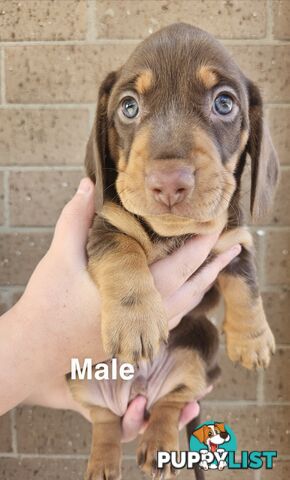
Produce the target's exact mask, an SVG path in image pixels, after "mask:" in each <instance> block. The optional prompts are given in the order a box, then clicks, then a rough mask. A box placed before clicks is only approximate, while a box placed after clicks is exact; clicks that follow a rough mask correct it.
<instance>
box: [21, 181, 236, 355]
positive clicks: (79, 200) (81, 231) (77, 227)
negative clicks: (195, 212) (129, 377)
mask: <svg viewBox="0 0 290 480" xmlns="http://www.w3.org/2000/svg"><path fill="white" fill-rule="evenodd" d="M93 215H94V186H93V184H92V182H91V181H90V180H89V179H87V178H86V179H84V180H83V181H82V182H81V184H80V189H79V191H78V193H76V195H75V196H74V197H73V199H72V200H71V201H70V202H69V203H68V204H67V205H66V206H65V208H64V210H63V212H62V214H61V216H60V218H59V220H58V222H57V225H56V229H55V234H54V238H53V241H52V244H51V247H50V248H49V250H48V252H47V254H46V255H45V257H44V258H43V259H42V260H41V262H40V263H39V265H38V266H37V268H36V270H35V271H34V273H33V275H32V277H31V279H30V281H29V284H28V286H27V289H26V291H25V294H24V296H23V298H22V299H21V300H22V302H24V303H26V308H29V309H30V308H31V307H33V308H35V304H36V307H37V306H38V309H39V310H40V311H42V312H44V314H45V316H46V317H47V318H48V321H49V323H50V324H51V323H52V322H54V324H55V325H57V323H58V322H61V323H62V325H63V326H65V328H66V329H67V335H66V336H67V337H68V338H71V340H72V341H73V342H74V343H73V345H74V356H78V357H79V358H81V357H82V356H88V355H90V354H92V358H93V359H94V360H97V359H100V358H101V359H104V358H105V356H106V355H105V353H104V352H103V351H102V346H101V344H100V342H98V344H97V345H96V337H98V338H99V339H100V331H99V328H100V327H99V325H100V298H99V294H98V291H97V288H96V286H95V285H94V284H93V282H92V280H91V278H90V276H89V274H88V272H87V269H86V266H87V258H86V242H87V236H88V230H89V227H90V225H91V223H92V219H93ZM217 239H218V233H217V234H212V235H203V236H198V237H195V238H193V239H191V240H188V241H187V242H186V244H185V245H184V246H183V247H182V248H180V249H179V250H178V251H176V252H174V253H173V254H172V255H170V256H168V257H167V258H165V259H162V260H160V261H158V262H156V263H155V264H153V265H152V266H151V267H150V269H151V273H152V275H153V278H154V282H155V285H156V288H157V290H159V292H160V293H161V296H162V298H163V301H164V305H165V308H166V310H167V312H168V319H169V326H170V328H174V327H175V326H176V325H177V323H178V321H179V320H180V319H181V318H182V316H183V315H185V314H186V313H187V312H188V311H190V310H191V309H192V308H194V307H195V306H196V305H198V303H199V302H200V300H201V299H202V297H203V295H204V293H205V292H206V291H207V290H208V288H209V287H210V286H211V284H212V283H213V282H214V280H215V278H216V277H217V275H218V273H219V272H220V271H221V270H222V269H223V268H224V267H225V266H226V265H227V264H228V263H229V262H230V261H231V260H232V259H233V258H234V257H235V256H236V255H237V254H238V253H239V252H240V246H239V245H238V246H235V247H234V248H232V249H230V250H228V251H226V252H224V253H223V254H220V255H218V256H217V257H216V258H215V259H214V260H213V261H212V262H210V263H209V264H208V265H206V266H205V267H204V268H202V269H201V270H200V271H199V272H198V273H197V274H196V275H195V276H193V277H192V275H193V274H194V272H195V271H196V270H197V269H199V267H200V266H201V265H202V264H203V263H204V261H205V260H206V258H207V256H208V254H209V253H210V251H211V249H212V248H213V246H214V245H215V243H216V241H217ZM191 277H192V278H191ZM42 314H43V313H42ZM80 319H82V321H80ZM97 330H98V331H97ZM62 341H63V339H62ZM75 342H76V343H75ZM97 347H98V348H97ZM97 352H99V353H100V354H101V355H98V353H97ZM96 355H97V357H96ZM70 358H71V357H68V361H69V360H70Z"/></svg>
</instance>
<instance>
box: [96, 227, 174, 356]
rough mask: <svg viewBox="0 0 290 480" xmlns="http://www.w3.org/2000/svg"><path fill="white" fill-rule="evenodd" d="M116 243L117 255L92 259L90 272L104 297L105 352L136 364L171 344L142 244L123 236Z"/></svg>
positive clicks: (119, 234) (117, 235)
mask: <svg viewBox="0 0 290 480" xmlns="http://www.w3.org/2000/svg"><path fill="white" fill-rule="evenodd" d="M114 241H115V242H116V243H117V248H116V249H115V250H114V251H109V252H107V253H104V254H103V255H102V256H96V257H91V258H90V260H89V272H90V274H91V276H92V277H93V279H94V280H95V282H96V284H97V285H98V287H99V290H100V294H101V297H102V338H103V345H104V349H105V351H106V352H107V353H108V354H109V355H112V356H115V355H118V357H119V358H121V359H123V360H124V361H126V362H131V363H135V362H136V361H138V360H140V359H141V358H142V357H143V358H146V359H148V358H153V357H154V356H155V355H156V354H157V352H158V350H159V346H160V343H161V342H165V341H166V340H167V336H168V325H167V316H166V312H165V309H164V306H163V303H162V300H161V297H160V294H159V292H157V290H156V289H155V288H154V283H153V278H152V276H151V273H150V271H149V268H148V261H147V258H146V255H145V252H144V250H143V249H142V247H141V246H140V244H139V243H137V242H136V240H134V239H133V238H131V237H128V236H127V235H124V234H121V233H116V234H115V235H114ZM112 279H114V281H113V282H112ZM129 307H130V308H129ZM153 318H154V322H152V319H153Z"/></svg>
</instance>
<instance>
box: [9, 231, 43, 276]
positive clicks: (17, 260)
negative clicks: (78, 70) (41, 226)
mask: <svg viewBox="0 0 290 480" xmlns="http://www.w3.org/2000/svg"><path fill="white" fill-rule="evenodd" d="M51 236H52V235H51V234H50V233H40V232H37V233H36V232H35V233H18V232H15V233H14V232H13V233H2V234H1V235H0V237H1V238H0V285H25V284H26V282H27V280H28V279H29V277H30V275H31V273H32V272H33V269H34V268H35V267H36V265H37V263H38V262H39V260H40V259H41V258H42V257H43V255H44V254H45V252H46V251H47V249H48V247H49V245H50V241H51Z"/></svg>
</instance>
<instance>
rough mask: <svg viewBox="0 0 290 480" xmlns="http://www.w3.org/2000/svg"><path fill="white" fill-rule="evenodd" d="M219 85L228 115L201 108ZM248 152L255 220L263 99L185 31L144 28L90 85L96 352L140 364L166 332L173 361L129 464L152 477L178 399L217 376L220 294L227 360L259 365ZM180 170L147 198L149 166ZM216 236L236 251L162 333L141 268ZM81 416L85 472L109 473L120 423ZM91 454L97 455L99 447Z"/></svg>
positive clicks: (267, 175)
mask: <svg viewBox="0 0 290 480" xmlns="http://www.w3.org/2000/svg"><path fill="white" fill-rule="evenodd" d="M128 91H129V92H130V91H132V95H133V97H134V98H138V103H139V113H138V115H137V116H136V118H135V119H128V118H126V119H125V118H124V117H123V116H122V115H123V113H122V109H120V102H121V101H122V98H124V97H122V95H123V96H124V94H125V93H124V92H126V95H127V94H128ZM220 91H222V92H223V91H228V92H229V94H230V95H231V96H232V98H234V99H238V100H234V102H233V103H234V109H233V113H232V114H231V121H230V122H228V121H227V119H226V118H224V117H223V118H220V117H219V116H218V115H217V113H216V112H215V111H214V110H213V107H212V105H213V100H214V98H216V96H217V95H218V92H220ZM247 154H249V155H250V157H251V164H252V180H251V213H252V215H253V216H255V217H257V216H260V215H261V214H262V213H263V211H264V210H267V209H268V207H269V205H270V203H271V199H272V196H273V191H274V187H275V185H276V183H277V176H278V165H277V158H276V154H275V150H274V148H273V145H272V142H271V139H270V136H269V132H268V130H267V128H266V127H265V125H264V121H263V108H262V100H261V96H260V93H259V90H258V88H257V87H256V86H255V85H254V84H253V83H252V82H251V81H250V80H248V79H247V78H246V77H245V76H244V74H243V73H242V72H241V70H240V69H239V68H238V66H237V65H236V64H235V63H234V61H233V60H232V58H231V57H230V56H229V54H228V53H227V52H226V50H225V49H224V48H223V47H222V46H221V45H220V44H219V43H218V42H216V40H215V39H214V38H213V37H211V36H210V35H209V34H207V33H205V32H203V31H201V30H199V29H197V28H195V27H191V26H189V25H185V24H177V25H172V26H170V27H167V28H165V29H163V30H161V31H159V32H157V33H156V34H153V35H152V36H150V37H149V38H148V39H147V40H145V41H144V42H142V43H141V44H140V45H139V46H138V47H137V48H136V50H135V52H133V54H132V55H131V57H130V58H129V60H128V61H127V62H126V65H125V67H123V68H121V69H120V70H118V71H117V72H112V73H111V74H109V75H108V76H107V78H106V79H105V80H104V82H103V84H102V85H101V88H100V91H99V101H98V108H97V115H96V120H95V124H94V127H93V130H92V133H91V136H90V139H89V142H88V147H87V154H86V161H85V162H86V168H87V172H88V175H89V176H90V177H91V178H92V179H93V181H94V182H95V183H96V192H97V199H96V209H97V212H98V215H97V216H96V218H95V221H94V225H93V228H92V233H91V236H90V241H89V245H88V254H89V271H90V273H91V275H92V278H93V279H94V281H95V282H96V284H97V286H98V288H99V290H100V293H101V298H102V333H103V342H104V348H105V349H106V351H107V352H108V353H109V354H110V355H118V356H120V357H121V358H122V359H125V360H127V361H128V360H129V361H136V362H138V361H139V360H141V359H146V360H148V359H151V358H152V357H154V356H155V355H156V354H157V352H158V348H159V346H160V344H161V343H162V342H165V341H167V340H168V348H169V349H170V353H171V355H172V356H173V357H172V358H174V359H175V361H176V362H177V365H180V366H181V367H182V371H181V373H180V375H178V378H175V379H173V384H172V390H171V393H170V394H168V395H167V396H166V397H164V398H162V399H161V400H159V401H158V402H157V403H156V404H155V405H153V407H152V409H151V412H150V413H151V417H150V420H149V426H148V428H147V430H146V432H145V434H144V435H143V436H142V437H141V440H140V445H139V449H138V459H139V464H140V466H141V468H142V469H143V471H145V472H146V473H148V474H149V475H152V474H156V477H155V478H160V476H161V475H162V474H164V477H163V478H170V476H171V475H172V473H173V472H172V471H171V469H170V466H169V467H166V469H165V470H164V471H163V472H160V471H159V472H157V471H156V460H155V457H156V450H157V449H164V450H170V449H172V450H176V449H177V448H178V428H177V425H178V418H179V414H180V411H181V410H182V408H183V406H184V405H185V403H186V402H188V401H189V400H190V399H191V398H195V397H196V396H198V395H199V394H200V393H201V392H202V390H203V389H204V388H205V385H206V384H212V383H213V382H214V381H215V380H216V378H217V376H218V374H219V368H218V366H217V365H216V352H217V348H218V336H217V332H216V329H215V327H214V326H213V325H212V324H211V323H210V322H209V321H208V320H207V319H206V317H205V315H206V313H207V312H208V311H209V309H211V308H212V307H213V306H214V305H215V303H216V302H217V300H218V292H220V293H222V295H223V297H224V299H225V304H226V319H225V324H224V330H225V333H226V340H227V347H228V352H229V356H230V358H231V359H232V360H234V361H240V362H241V363H242V364H243V365H244V366H245V367H247V368H253V367H255V366H267V364H268V362H269V356H270V353H271V352H272V351H273V350H274V339H273V336H272V333H271V331H270V328H269V326H268V323H267V321H266V319H265V315H264V311H263V306H262V301H261V297H260V294H259V288H258V284H257V278H256V271H255V265H254V259H253V254H252V243H253V242H252V238H251V235H250V233H249V232H248V231H247V229H246V227H245V226H244V222H243V215H242V211H241V208H240V205H239V204H240V200H239V194H240V182H241V177H242V174H243V170H244V166H245V160H246V155H247ZM181 167H182V168H183V167H186V169H187V171H190V172H191V174H192V175H193V176H194V179H195V184H194V188H193V189H192V190H191V191H190V193H189V194H188V196H187V197H185V199H184V200H183V201H182V202H180V203H177V204H176V205H173V206H172V205H169V206H168V205H165V204H162V203H160V202H158V201H156V197H154V195H152V193H151V191H150V190H149V189H148V185H147V177H148V174H149V173H150V172H152V170H154V169H155V170H156V171H158V172H165V171H166V172H168V171H171V170H174V169H178V168H181ZM221 230H223V233H222V235H221V237H220V239H219V241H218V243H217V245H216V247H215V249H214V250H213V253H218V252H222V251H224V250H225V249H227V248H229V247H230V246H231V245H234V244H236V243H240V244H241V245H242V247H243V248H242V252H241V254H240V255H239V257H238V258H236V259H235V260H234V261H233V262H231V264H229V265H228V267H227V268H226V269H225V270H224V272H222V273H221V274H220V275H219V278H218V280H217V282H216V284H215V285H214V286H213V287H212V289H211V290H210V291H209V292H208V293H207V294H206V295H205V297H204V299H203V301H202V302H201V304H200V305H199V306H198V307H197V308H196V309H195V310H193V312H191V313H190V314H189V315H187V316H186V317H185V318H184V319H183V320H182V321H181V323H180V324H179V326H178V327H176V329H174V330H173V331H172V332H170V335H169V334H168V329H167V319H166V315H165V312H164V309H163V305H162V301H161V298H160V295H159V293H158V292H157V291H156V289H155V287H154V284H153V280H152V277H151V274H150V271H149V268H148V267H149V265H150V264H151V263H152V262H154V261H155V260H157V259H160V258H163V257H164V256H166V255H168V254H170V253H171V252H172V251H174V250H175V249H176V248H178V247H180V246H181V245H182V244H183V243H184V241H185V240H186V239H187V238H189V237H190V236H191V235H195V234H202V233H210V232H216V231H221ZM168 335H169V336H168ZM81 389H82V385H81V384H79V385H78V386H77V388H74V392H79V393H75V398H77V399H78V398H79V399H80V398H82V395H80V392H81ZM91 414H92V418H93V420H94V432H96V433H94V438H93V447H92V452H91V458H90V462H89V474H88V478H89V479H93V478H99V477H98V475H103V477H101V478H106V479H109V478H110V480H117V479H118V478H119V470H118V465H119V462H120V451H119V449H118V446H117V443H118V442H119V436H120V423H119V421H118V419H116V418H115V419H114V418H112V416H110V415H108V420H106V423H107V426H105V427H104V428H103V426H102V425H100V426H99V422H102V415H103V413H102V412H101V414H100V410H98V407H95V406H92V410H91ZM112 432H114V435H115V437H114V438H112ZM116 438H117V441H116ZM103 445H108V450H109V449H110V448H111V445H112V448H113V449H114V451H115V454H114V458H113V465H112V459H111V457H110V458H109V456H108V454H107V451H104V448H103ZM98 449H100V451H101V452H104V453H103V454H102V455H99V454H98V453H97V451H98ZM104 472H106V473H105V474H104ZM107 472H108V473H107ZM199 478H200V476H199Z"/></svg>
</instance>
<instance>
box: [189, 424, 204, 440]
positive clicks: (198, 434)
mask: <svg viewBox="0 0 290 480" xmlns="http://www.w3.org/2000/svg"><path fill="white" fill-rule="evenodd" d="M192 435H194V436H195V437H196V438H197V440H199V441H200V442H201V443H204V442H205V440H206V431H205V426H203V427H200V428H199V429H198V430H194V432H192Z"/></svg>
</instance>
